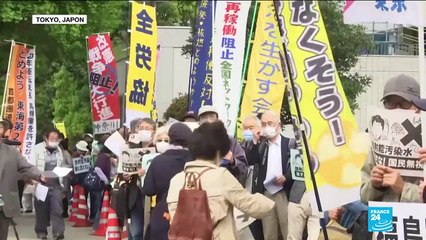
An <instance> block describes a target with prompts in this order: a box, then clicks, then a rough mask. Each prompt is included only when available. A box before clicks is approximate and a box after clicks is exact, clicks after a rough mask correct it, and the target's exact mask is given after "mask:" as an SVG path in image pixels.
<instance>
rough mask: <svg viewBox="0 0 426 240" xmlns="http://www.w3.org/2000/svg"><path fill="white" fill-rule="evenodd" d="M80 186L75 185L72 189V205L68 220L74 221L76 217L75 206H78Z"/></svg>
mask: <svg viewBox="0 0 426 240" xmlns="http://www.w3.org/2000/svg"><path fill="white" fill-rule="evenodd" d="M79 187H80V186H78V185H75V186H74V189H73V192H74V194H73V197H72V205H71V215H70V218H69V221H70V222H75V220H76V219H77V208H78V189H79Z"/></svg>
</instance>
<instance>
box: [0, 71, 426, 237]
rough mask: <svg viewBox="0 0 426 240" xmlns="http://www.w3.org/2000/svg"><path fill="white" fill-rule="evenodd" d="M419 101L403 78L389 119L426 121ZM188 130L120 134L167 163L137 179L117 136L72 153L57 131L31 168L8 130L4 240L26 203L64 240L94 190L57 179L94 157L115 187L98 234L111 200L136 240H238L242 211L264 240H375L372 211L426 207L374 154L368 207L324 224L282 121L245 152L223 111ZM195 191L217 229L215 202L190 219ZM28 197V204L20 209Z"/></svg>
mask: <svg viewBox="0 0 426 240" xmlns="http://www.w3.org/2000/svg"><path fill="white" fill-rule="evenodd" d="M419 92H420V87H419V84H418V83H417V81H415V80H414V79H412V78H411V77H408V76H405V75H400V76H397V77H395V78H392V79H390V80H389V81H388V83H387V84H386V86H385V89H384V95H383V99H382V101H383V104H384V107H385V108H386V109H388V110H393V109H412V110H415V111H416V112H419V111H420V110H426V102H425V101H424V100H422V99H420V97H419ZM181 120H182V121H181V122H176V123H173V124H170V125H168V124H166V125H165V126H161V127H160V126H158V124H157V123H156V122H154V121H153V120H152V119H149V118H144V119H134V120H133V121H132V122H131V123H130V126H129V128H126V127H122V128H120V129H119V130H118V132H119V133H120V134H121V136H122V137H123V139H125V141H126V143H127V146H128V148H129V149H132V148H148V147H152V148H155V149H156V152H157V153H158V155H157V156H156V157H155V158H154V159H153V161H152V163H151V165H150V167H149V168H148V169H143V168H140V169H139V170H138V171H137V172H135V173H132V174H128V173H125V172H123V171H121V169H120V163H121V162H120V156H116V155H115V154H114V153H112V151H111V149H109V148H108V147H106V146H105V142H106V140H107V139H108V138H109V137H110V136H111V135H110V134H104V135H101V136H95V137H96V138H97V139H98V141H94V137H93V136H92V135H91V134H85V135H84V136H83V138H82V139H81V140H80V141H78V142H77V144H76V145H75V146H74V148H73V149H72V151H70V148H69V146H68V140H67V139H66V138H64V136H63V134H61V133H60V132H59V131H58V130H56V129H52V130H50V131H48V132H46V134H45V136H44V141H43V142H41V143H39V144H37V145H36V147H35V148H34V150H33V152H34V158H33V159H34V162H33V163H32V165H31V164H30V163H28V162H27V161H26V160H25V159H24V158H23V157H22V156H21V155H20V154H19V152H18V151H16V148H14V147H13V146H19V143H15V142H13V141H12V142H11V141H10V140H7V139H8V134H7V132H8V130H10V126H11V124H10V122H7V121H2V122H0V135H1V136H2V137H3V139H4V141H3V142H2V143H1V144H0V156H1V158H2V160H1V161H0V193H1V194H2V201H4V203H5V205H4V206H3V207H2V211H1V214H0V233H1V234H0V239H1V240H3V239H7V229H8V226H9V224H10V223H11V220H12V218H13V217H15V216H17V214H18V213H19V202H21V203H22V205H21V209H22V210H21V211H25V212H32V211H33V208H32V206H33V204H32V203H34V210H35V220H36V223H35V232H36V235H37V237H38V238H39V239H46V238H47V235H48V232H47V227H48V226H52V230H53V234H52V235H53V237H54V238H55V239H64V237H65V236H64V233H65V227H64V226H65V225H64V218H67V217H68V215H69V212H70V209H69V207H68V206H69V205H70V204H71V202H72V191H73V189H74V187H75V186H76V185H84V184H83V183H82V181H84V180H82V179H84V176H83V175H82V176H79V174H73V173H71V174H70V175H69V176H66V177H64V178H57V177H52V176H50V175H48V174H47V173H48V172H49V171H52V170H53V169H54V168H55V167H56V166H62V167H70V168H72V164H73V161H72V159H73V158H79V157H83V156H91V158H92V159H93V163H92V166H93V167H96V168H99V169H100V170H101V171H102V173H103V174H102V175H103V176H102V179H105V181H104V185H103V188H102V189H95V190H94V189H86V191H85V192H86V199H89V200H90V201H89V206H90V222H91V224H92V226H93V228H94V230H96V229H97V227H98V225H99V220H100V212H101V208H102V206H101V205H102V199H103V196H104V194H105V192H108V193H109V195H110V196H112V199H111V200H112V201H111V202H112V205H111V206H112V207H113V208H115V210H116V211H117V216H118V219H119V222H120V225H121V227H123V226H124V225H127V230H128V232H129V239H132V240H141V239H155V240H162V239H164V240H167V239H178V238H179V237H188V236H189V238H187V239H196V237H197V236H198V235H197V234H205V233H201V231H202V230H204V229H205V227H206V226H210V225H211V228H212V230H211V233H210V234H212V237H213V238H214V239H227V240H228V239H229V240H231V239H237V238H238V233H237V230H236V223H235V220H234V213H233V209H234V208H237V209H239V210H240V211H241V212H243V213H244V214H246V215H248V216H251V217H253V218H255V219H256V220H255V221H254V222H252V223H251V224H250V226H249V227H250V232H251V234H252V236H253V238H254V239H256V240H278V239H283V240H285V239H288V240H301V239H309V240H313V239H315V240H316V239H318V238H319V236H320V235H321V227H325V226H326V225H327V224H329V222H338V223H339V224H340V225H341V226H342V227H343V228H344V229H346V230H347V231H348V232H350V233H353V234H352V239H363V240H365V239H371V237H372V236H371V233H368V232H367V231H366V229H367V220H366V218H365V215H366V213H367V205H368V201H391V202H423V197H422V196H423V189H424V186H425V183H423V182H419V181H414V180H412V179H409V178H405V177H401V175H400V173H399V171H398V170H395V169H393V168H390V167H386V166H382V165H378V164H377V161H376V159H374V156H373V155H372V154H370V155H369V157H368V159H367V160H366V162H365V165H364V167H363V168H362V170H361V173H360V174H362V186H361V191H360V193H361V194H360V198H361V201H357V202H353V203H350V204H347V205H345V206H342V207H340V208H336V209H332V210H330V211H327V212H325V213H324V215H320V214H316V213H314V211H313V209H312V207H311V205H310V203H309V199H308V194H307V191H306V186H305V183H304V181H300V180H295V179H293V178H292V173H291V161H290V158H291V154H290V152H291V150H292V149H295V150H299V148H298V143H297V141H298V139H297V137H294V136H293V137H288V136H283V134H282V133H281V131H282V128H283V126H282V124H281V121H280V115H279V113H276V112H273V111H265V112H264V113H262V114H259V115H257V116H255V115H253V116H248V117H247V118H246V119H244V120H243V122H242V127H243V129H242V130H243V132H242V135H243V136H244V140H243V141H242V142H239V141H238V140H237V139H235V138H234V137H233V136H229V135H228V133H227V129H226V128H225V126H224V124H223V123H222V122H221V120H220V119H219V115H218V113H217V111H216V109H215V107H214V106H203V107H201V108H200V110H199V111H198V114H195V113H193V112H189V113H187V114H186V115H185V117H184V118H183V119H181ZM196 122H198V123H199V126H198V127H196V128H195V129H191V128H190V127H189V124H187V123H196ZM298 135H299V136H300V134H298V133H295V136H298ZM8 145H12V146H8ZM419 153H420V161H421V162H422V163H425V162H426V149H425V148H421V149H420V150H419ZM312 164H314V163H312ZM17 173H19V175H18V174H17ZM330 174H332V173H330ZM354 174H357V173H354ZM142 176H143V177H144V178H143V182H142V180H141V177H142ZM18 178H20V180H19V181H18ZM18 182H19V184H17V183H18ZM40 183H42V184H43V185H45V186H48V188H49V190H48V194H47V198H46V201H40V200H37V199H36V198H34V197H32V196H31V194H32V192H31V189H30V188H31V186H33V185H37V184H40ZM18 185H19V189H20V191H18ZM25 185H26V186H27V187H26V188H25V187H24V186H25ZM24 188H25V190H24ZM187 188H190V189H191V188H194V189H195V190H202V191H201V192H203V193H205V199H207V202H208V204H207V206H208V209H209V211H208V213H206V214H207V215H206V216H207V218H208V220H206V219H204V220H206V222H207V223H208V224H203V221H204V220H200V221H196V220H197V219H202V217H203V216H201V215H202V214H203V212H202V210H200V211H201V212H198V213H197V214H198V215H197V214H194V213H193V212H197V211H196V209H201V208H202V206H204V205H203V204H205V202H200V204H198V202H197V204H195V203H189V204H193V208H194V209H195V210H194V209H192V208H191V209H192V213H189V212H188V211H189V210H188V209H185V207H184V206H186V205H188V201H190V200H191V199H192V200H194V199H198V200H194V201H200V200H199V199H200V198H194V197H192V198H191V196H192V195H191V194H198V193H200V192H198V193H196V192H191V193H188V192H185V191H184V190H186V189H187ZM18 192H20V198H21V201H19V200H18V199H17V198H18ZM15 193H16V196H15ZM184 196H186V197H184ZM200 196H204V195H202V194H201V195H200ZM74 200H75V199H74ZM185 204H186V205H185ZM185 211H186V212H185ZM185 214H187V215H185ZM183 215H184V216H183ZM191 236H192V237H193V238H190V237H191ZM200 239H205V238H200ZM348 239H350V238H348Z"/></svg>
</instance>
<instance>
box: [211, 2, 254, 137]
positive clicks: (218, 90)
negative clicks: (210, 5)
mask: <svg viewBox="0 0 426 240" xmlns="http://www.w3.org/2000/svg"><path fill="white" fill-rule="evenodd" d="M250 4H251V2H250V1H218V2H217V5H216V15H215V16H216V17H215V29H216V31H215V37H214V42H213V48H214V49H216V50H215V51H214V53H213V62H214V64H213V75H214V76H215V81H214V82H213V105H214V106H215V107H216V109H217V110H218V112H219V118H220V119H221V120H222V121H223V122H224V123H225V126H226V127H227V129H228V133H229V134H230V135H234V132H235V127H236V124H237V117H238V109H239V106H238V105H239V102H240V97H241V96H240V95H241V87H242V79H241V72H242V68H243V61H244V46H245V42H246V39H245V36H246V34H245V33H246V25H247V16H248V12H249V9H250Z"/></svg>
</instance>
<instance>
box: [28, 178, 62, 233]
mask: <svg viewBox="0 0 426 240" xmlns="http://www.w3.org/2000/svg"><path fill="white" fill-rule="evenodd" d="M61 193H62V189H61V187H60V185H59V184H57V185H56V184H55V185H53V186H51V187H49V191H48V193H47V197H46V201H44V202H42V201H39V200H38V199H36V198H34V208H35V217H36V224H35V232H36V233H37V234H38V235H46V236H47V227H48V226H50V223H51V224H52V232H53V237H58V236H60V235H62V234H64V231H65V223H64V219H63V217H62V196H61Z"/></svg>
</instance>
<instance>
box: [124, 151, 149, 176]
mask: <svg viewBox="0 0 426 240" xmlns="http://www.w3.org/2000/svg"><path fill="white" fill-rule="evenodd" d="M152 153H155V148H131V149H126V150H123V151H122V152H121V158H120V163H121V164H119V168H118V171H119V172H120V173H127V174H136V173H138V170H139V169H141V168H142V163H143V157H144V155H145V154H152Z"/></svg>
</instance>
